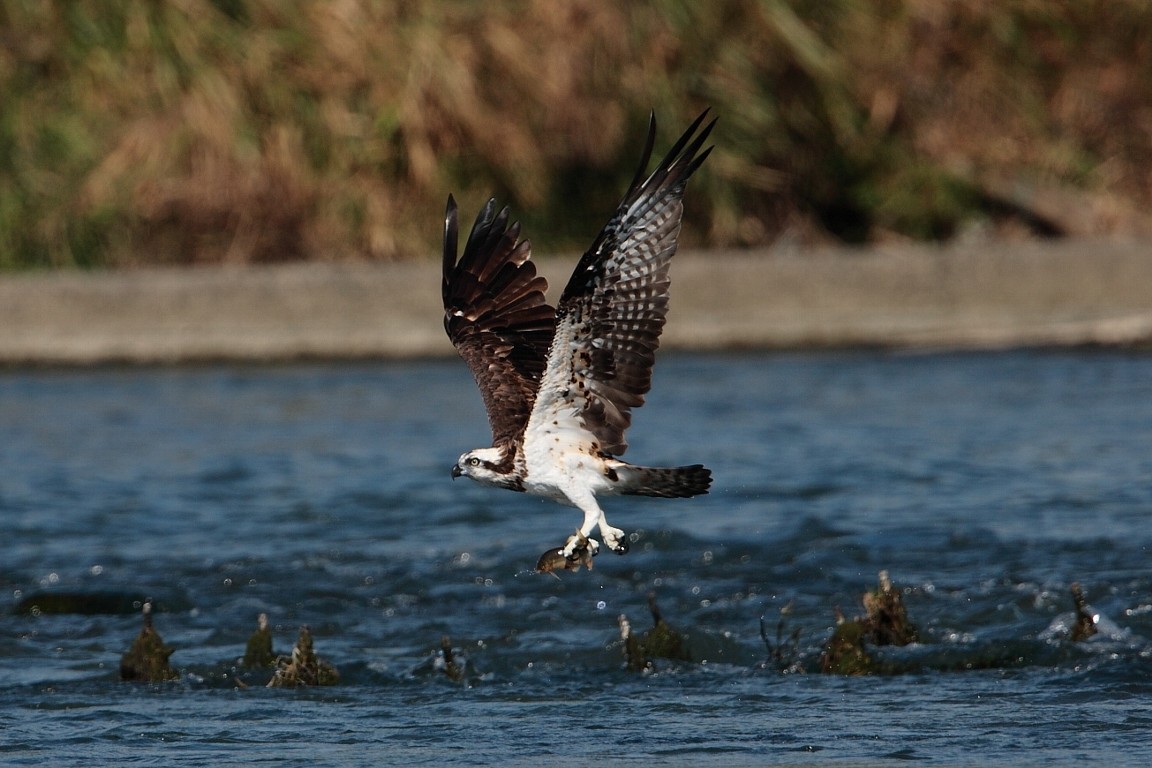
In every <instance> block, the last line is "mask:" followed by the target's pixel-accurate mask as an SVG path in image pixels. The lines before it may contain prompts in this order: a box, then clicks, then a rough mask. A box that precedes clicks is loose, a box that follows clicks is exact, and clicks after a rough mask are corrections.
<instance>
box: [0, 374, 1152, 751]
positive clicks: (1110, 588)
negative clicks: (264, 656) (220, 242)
mask: <svg viewBox="0 0 1152 768" xmlns="http://www.w3.org/2000/svg"><path fill="white" fill-rule="evenodd" d="M630 438H631V445H632V447H631V449H630V451H629V453H628V458H629V459H631V460H633V461H636V462H638V463H648V464H686V463H692V462H697V461H700V462H704V463H706V464H708V465H709V466H710V467H711V468H712V469H713V470H714V473H715V485H714V489H713V493H711V494H710V495H708V496H704V497H698V498H695V499H686V500H652V499H621V498H609V499H607V500H606V501H605V506H606V509H607V510H608V513H609V519H610V520H611V521H612V522H613V524H615V525H616V526H619V527H622V528H625V529H626V530H628V531H631V532H632V538H633V545H632V551H631V552H630V553H629V554H627V555H625V556H623V557H619V556H616V555H614V554H612V553H605V554H602V555H600V556H599V557H597V558H596V561H595V568H594V569H593V570H592V571H581V572H579V573H563V574H561V575H560V576H559V577H556V576H553V575H542V574H536V573H534V572H533V571H532V566H533V565H534V564H535V561H536V558H537V556H538V555H539V554H540V553H541V552H543V551H544V550H545V549H546V548H549V547H552V546H557V545H559V544H560V543H562V541H563V539H564V538H565V537H566V536H567V534H568V533H569V532H570V531H571V530H572V529H573V528H574V527H575V526H576V525H577V523H578V522H579V515H578V514H577V513H576V512H575V511H574V510H571V509H567V508H564V507H560V506H558V505H555V504H552V503H550V502H546V501H541V500H537V499H532V498H527V497H524V496H522V495H518V494H512V493H508V492H504V491H497V490H491V489H485V488H481V487H479V486H477V485H475V484H472V483H470V482H468V481H466V480H460V481H457V482H452V481H451V479H450V478H449V472H448V470H449V468H450V466H451V465H452V463H453V462H454V461H455V459H456V457H457V456H458V455H459V454H460V453H461V452H463V451H464V450H466V449H469V448H473V447H478V446H481V445H484V444H485V443H486V441H487V439H488V434H487V425H486V422H485V420H484V415H483V412H482V409H481V405H480V399H479V396H478V394H477V393H476V392H475V390H474V388H473V385H472V382H471V379H470V378H469V377H468V374H467V372H466V371H465V370H464V367H463V365H462V364H460V363H458V362H457V361H451V362H449V361H429V362H411V363H403V364H383V363H381V364H355V365H351V364H349V365H319V364H317V365H300V366H279V367H277V366H274V367H243V366H240V367H232V366H219V367H213V366H208V367H201V368H196V367H193V368H142V369H103V370H41V371H24V370H10V371H6V372H0V441H2V442H0V588H2V589H3V594H4V595H5V600H6V605H5V606H4V612H3V613H2V614H0V763H2V764H4V765H36V766H43V765H93V764H106V765H173V764H181V763H187V764H196V765H261V764H275V765H278V766H314V765H331V766H368V765H394V764H435V765H492V764H506V765H528V764H531V765H593V764H606V765H641V764H643V765H650V764H656V765H694V766H696V765H716V766H720V765H725V766H727V765H752V764H757V765H759V764H774V765H859V764H867V765H873V764H886V763H890V762H891V761H892V760H894V759H902V760H904V761H905V762H912V763H925V764H929V763H930V764H932V765H956V766H961V765H964V766H967V765H986V764H988V763H1010V764H1017V765H1041V764H1044V765H1048V764H1062V763H1063V764H1071V763H1073V762H1075V763H1080V764H1083V763H1086V762H1091V763H1093V764H1099V765H1147V764H1150V763H1152V552H1150V547H1152V522H1150V517H1152V357H1149V356H1147V355H1139V354H1127V353H1123V352H1013V353H999V354H963V355H950V354H938V355H937V354H931V355H892V354H883V353H856V354H811V355H807V354H805V355H751V354H749V355H689V354H670V355H664V356H663V358H662V359H661V361H660V364H659V365H658V366H657V370H656V380H655V390H654V392H653V393H652V395H651V396H650V398H649V403H648V404H647V405H646V406H645V407H644V408H643V409H641V410H639V411H637V412H636V414H635V419H634V425H633V429H632V431H631V432H630ZM880 570H887V571H888V572H889V573H890V575H891V578H892V579H893V581H894V582H895V583H896V585H897V586H898V587H899V588H901V589H902V590H904V591H903V597H904V602H905V605H906V606H907V608H908V611H909V617H910V618H911V620H912V621H913V622H914V623H915V624H916V625H917V627H918V628H919V631H920V638H921V642H920V643H918V644H915V645H912V646H907V647H905V648H885V649H878V650H876V651H875V653H876V654H877V656H879V657H881V658H882V659H884V660H885V661H886V662H887V664H888V668H889V669H890V670H892V671H895V672H898V674H891V675H888V674H885V675H875V676H867V677H840V676H832V675H825V674H821V672H820V654H821V651H822V649H823V646H824V644H825V642H826V641H827V639H828V637H829V636H830V634H831V632H832V629H833V626H834V624H835V611H836V609H837V608H839V609H840V610H841V611H842V612H843V613H844V614H847V615H848V616H853V615H856V614H859V613H860V612H861V610H862V609H861V607H860V595H861V593H862V592H863V591H864V590H865V589H868V588H871V587H873V586H874V585H875V583H876V579H877V574H878V572H879V571H880ZM1072 582H1079V583H1080V584H1082V585H1083V589H1084V592H1085V594H1086V596H1087V599H1088V602H1089V603H1090V604H1091V606H1092V610H1093V611H1094V612H1095V613H1096V615H1097V616H1098V624H1097V627H1098V629H1099V631H1098V633H1097V634H1096V635H1095V636H1094V637H1092V638H1090V639H1089V640H1087V641H1085V642H1079V643H1074V642H1072V641H1071V640H1069V639H1068V636H1067V635H1068V628H1069V626H1070V624H1071V622H1072V619H1073V606H1072V599H1071V596H1070V592H1069V590H1070V585H1071V584H1072ZM650 593H652V594H654V595H655V597H656V600H657V602H658V604H659V606H660V608H661V609H662V611H663V614H664V617H665V619H666V620H667V621H668V623H669V624H670V625H672V626H673V627H675V628H676V629H678V630H680V631H682V632H683V633H684V634H685V635H686V637H687V644H688V649H689V655H690V656H691V660H690V661H671V660H663V659H657V660H656V661H655V663H654V669H653V670H652V671H649V672H647V673H636V672H630V671H628V670H627V669H626V668H625V665H624V655H623V650H622V644H621V640H620V634H619V629H618V617H619V616H620V615H621V614H623V615H626V616H627V617H628V619H629V621H630V623H631V624H632V626H633V627H635V628H636V630H637V631H642V630H644V629H647V628H648V627H650V626H651V618H650V616H649V613H648V607H647V605H648V603H647V601H648V595H649V594H650ZM73 594H79V595H80V596H81V597H82V598H83V599H81V600H80V601H79V602H78V603H74V604H72V605H71V606H70V607H68V606H66V607H61V606H60V605H58V604H55V603H52V598H53V597H57V598H58V597H61V596H66V595H73ZM144 597H149V598H151V599H152V600H153V601H154V604H155V606H156V613H155V628H156V630H157V631H158V632H159V633H160V634H161V635H162V637H163V639H164V641H165V642H166V643H167V644H168V645H169V646H171V647H173V648H174V649H175V651H174V653H173V655H172V657H171V664H172V666H173V667H174V668H175V669H176V671H177V672H178V674H179V679H178V680H175V681H172V682H165V683H126V682H121V681H120V679H119V663H120V656H121V654H122V653H123V652H124V651H125V650H127V649H128V647H129V646H130V645H131V644H132V640H133V638H134V637H135V636H136V635H137V633H138V632H139V629H140V624H141V620H140V617H139V615H138V614H137V613H136V612H135V611H136V608H137V607H138V605H139V602H140V601H141V600H142V599H143V598H144ZM85 600H87V602H85ZM41 604H42V605H43V606H51V605H55V606H56V607H55V608H47V609H46V608H44V607H41ZM32 606H36V607H35V608H33V607H32ZM782 611H783V613H782ZM261 612H264V613H267V614H268V616H269V617H270V620H271V623H272V626H273V630H274V633H275V643H276V647H277V650H278V651H279V652H282V653H287V651H288V650H289V649H290V648H291V646H292V643H293V641H294V640H295V638H296V635H297V631H298V628H299V627H300V625H304V624H306V625H309V626H310V627H311V630H312V633H313V636H314V639H315V646H316V651H317V653H318V654H319V655H320V656H321V657H323V658H324V659H326V660H328V661H329V662H331V663H332V664H334V665H335V666H336V667H337V668H338V669H339V674H340V684H339V685H337V686H333V687H312V688H300V689H284V688H266V687H264V686H263V683H264V682H265V681H266V680H267V679H268V672H267V671H266V670H264V671H262V670H250V669H244V668H242V667H240V666H238V659H239V658H240V657H241V656H242V655H243V653H244V647H245V642H246V640H247V638H248V636H249V634H250V633H251V632H252V630H253V629H254V628H255V622H256V616H257V614H259V613H261ZM780 622H783V629H782V633H781V637H782V638H783V639H784V642H783V643H782V644H780V645H779V646H778V645H777V642H776V641H777V626H778V624H780ZM762 623H763V626H764V627H765V629H766V633H765V634H766V635H767V637H768V640H769V641H771V646H772V647H774V648H778V650H779V651H780V653H779V654H777V655H773V654H772V653H771V652H770V647H769V644H767V643H766V642H765V640H764V639H762V637H761V625H762ZM793 633H798V639H797V641H796V642H795V643H791V642H789V641H788V638H789V637H792V636H793ZM445 635H447V636H449V637H450V639H451V645H452V646H453V648H454V649H455V653H456V655H457V658H458V659H459V660H462V661H463V663H464V664H465V667H464V670H465V674H464V677H463V679H462V680H453V679H451V678H449V676H447V675H445V674H444V673H443V670H442V669H441V668H440V667H441V666H442V665H441V664H439V662H438V659H437V653H438V650H439V647H440V642H441V637H443V636H445Z"/></svg>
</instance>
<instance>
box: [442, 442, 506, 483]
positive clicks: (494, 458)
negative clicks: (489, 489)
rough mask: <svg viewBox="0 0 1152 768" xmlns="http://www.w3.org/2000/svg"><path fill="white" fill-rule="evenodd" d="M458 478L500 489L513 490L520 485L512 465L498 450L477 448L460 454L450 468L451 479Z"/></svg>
mask: <svg viewBox="0 0 1152 768" xmlns="http://www.w3.org/2000/svg"><path fill="white" fill-rule="evenodd" d="M460 476H464V477H468V478H471V479H473V480H475V481H476V482H478V483H480V484H481V485H495V486H498V487H500V488H514V487H516V486H518V485H519V483H520V479H519V478H518V477H516V476H515V474H514V472H513V467H512V463H511V462H510V461H508V460H507V459H506V457H505V455H504V452H503V451H502V450H500V449H499V448H477V449H475V450H472V451H468V452H467V453H465V454H462V455H461V456H460V458H459V459H458V460H457V462H456V464H455V465H453V467H452V477H453V479H455V478H457V477H460Z"/></svg>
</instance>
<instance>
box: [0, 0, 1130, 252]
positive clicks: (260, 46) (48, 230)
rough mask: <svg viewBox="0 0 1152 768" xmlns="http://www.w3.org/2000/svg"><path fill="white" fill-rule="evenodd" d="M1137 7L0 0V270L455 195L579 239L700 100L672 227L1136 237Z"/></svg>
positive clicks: (372, 233) (394, 248)
mask: <svg viewBox="0 0 1152 768" xmlns="http://www.w3.org/2000/svg"><path fill="white" fill-rule="evenodd" d="M1150 23H1152V7H1150V6H1149V5H1148V4H1147V3H1144V2H1140V0H1116V1H1115V2H1108V3H1101V2H1098V1H1097V0H1063V1H1062V2H1055V3H1036V2H1030V1H1029V0H1006V1H1005V2H990V1H989V2H985V1H983V0H975V1H974V2H965V3H940V2H938V1H937V0H882V1H881V2H873V3H858V2H854V1H853V0H831V1H830V2H824V1H823V0H821V2H806V1H805V0H724V1H723V2H716V3H692V2H685V1H684V0H654V1H653V2H650V3H644V4H621V3H609V2H599V1H598V0H583V1H579V2H572V3H565V4H555V3H552V2H546V1H545V0H521V1H519V2H517V1H514V0H501V1H499V2H492V3H449V2H441V3H399V2H369V1H368V0H349V2H342V3H328V2H319V1H315V0H295V1H293V2H279V1H278V0H173V1H172V2H164V3H136V2H130V1H128V0H111V1H110V2H100V3H97V2H88V1H86V0H77V1H76V2H67V3H65V2H39V1H36V2H33V0H0V93H2V94H3V106H2V107H0V267H7V268H13V267H17V268H27V267H44V266H63V265H68V266H83V267H89V266H116V265H125V264H133V263H195V262H221V261H227V262H257V261H269V260H286V259H301V258H318V259H333V258H349V257H357V258H359V257H366V258H395V257H404V256H415V255H426V254H429V253H433V252H434V251H435V248H436V241H437V239H438V229H439V224H438V220H439V211H440V210H441V209H442V206H443V202H444V199H445V198H446V196H447V194H448V192H449V191H454V192H455V193H456V194H457V196H458V197H460V198H462V199H463V201H464V203H465V205H464V207H465V209H466V210H475V209H476V208H477V207H478V206H479V205H480V204H481V203H482V201H483V200H484V199H485V198H486V197H487V196H489V195H490V194H495V195H496V196H498V197H499V198H500V199H501V201H503V202H507V203H508V204H510V205H512V206H513V209H514V211H515V215H517V216H518V217H520V218H521V219H522V220H523V221H524V223H525V226H526V231H527V232H529V233H531V234H532V235H533V236H534V237H535V238H536V240H537V242H539V243H544V244H546V247H547V248H550V249H565V248H580V247H583V246H584V245H586V242H585V241H587V239H588V238H589V236H590V233H591V232H594V231H595V229H596V228H597V227H598V226H599V225H600V223H602V221H603V219H604V218H605V215H606V213H607V212H608V211H609V210H611V208H612V206H613V205H614V204H615V202H616V199H617V198H618V196H619V194H620V191H621V190H622V189H623V187H624V186H625V185H626V184H627V182H628V180H629V179H630V178H631V176H632V174H633V172H634V170H635V168H634V164H635V162H636V157H637V154H638V152H639V148H640V146H641V143H642V141H643V138H644V126H645V122H646V120H647V117H648V113H649V111H650V110H652V111H654V112H655V114H656V115H657V117H658V119H659V121H660V125H661V133H660V138H659V139H658V144H657V151H660V150H661V149H663V148H664V147H666V146H667V143H668V142H669V141H671V138H673V137H674V136H675V134H676V132H677V131H678V130H679V129H680V128H682V127H683V125H684V124H686V123H687V121H688V120H690V119H691V118H692V117H694V116H695V115H696V114H697V113H698V112H699V111H700V110H701V109H703V108H704V107H711V108H712V109H713V110H714V111H715V113H716V114H718V115H720V116H721V121H720V123H719V126H718V128H717V131H716V134H715V143H716V146H717V148H716V151H715V153H714V154H713V156H712V158H711V159H710V160H709V163H708V164H707V166H706V167H705V168H704V170H703V171H702V172H701V174H700V177H701V178H700V180H699V183H698V184H697V185H696V187H695V189H694V194H692V195H690V196H689V199H688V200H687V202H686V204H687V206H688V208H689V212H688V215H687V216H686V221H688V222H689V224H688V227H687V228H686V232H685V238H686V240H687V242H689V243H690V244H693V245H712V246H743V245H759V244H765V243H772V242H775V241H778V240H780V239H781V238H786V239H788V240H799V241H802V242H811V241H813V240H824V239H838V240H841V241H847V242H868V241H876V240H882V239H888V238H893V237H896V238H905V237H907V238H929V239H943V238H948V237H951V236H954V235H956V234H957V233H959V232H961V231H964V230H966V229H969V228H974V229H979V228H981V227H984V228H998V229H1000V230H1004V229H1007V230H1009V231H1011V232H1015V231H1025V232H1032V233H1040V234H1060V233H1065V232H1071V233H1100V232H1111V231H1124V230H1126V231H1132V230H1143V229H1144V228H1145V226H1146V221H1147V218H1146V216H1144V215H1143V214H1142V213H1141V212H1142V211H1147V210H1148V209H1149V205H1150V203H1152V172H1150V171H1149V160H1150V159H1152V42H1150V40H1149V37H1148V35H1147V33H1146V31H1147V29H1148V28H1149V27H1150Z"/></svg>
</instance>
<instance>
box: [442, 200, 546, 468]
mask: <svg viewBox="0 0 1152 768" xmlns="http://www.w3.org/2000/svg"><path fill="white" fill-rule="evenodd" d="M519 237H520V225H519V224H518V223H515V224H512V225H511V226H508V209H507V208H504V209H503V210H501V211H500V212H499V213H496V201H495V200H489V201H488V204H487V205H485V206H484V209H483V210H482V211H481V212H480V214H479V215H478V216H477V217H476V223H475V224H474V225H473V226H472V233H471V234H470V235H468V242H467V243H466V244H465V246H464V254H463V256H461V257H460V261H459V262H457V261H456V247H457V240H458V224H457V214H456V201H455V200H454V199H452V196H451V195H449V197H448V208H447V210H446V211H445V214H444V282H443V285H442V293H443V297H444V330H446V331H447V332H448V338H449V339H451V340H452V343H453V344H454V345H455V346H456V350H457V351H458V352H459V353H460V357H462V358H464V362H466V363H467V364H468V367H469V368H470V369H471V371H472V376H473V377H474V378H475V379H476V384H477V385H478V386H479V387H480V394H481V395H482V396H483V397H484V407H485V408H487V410H488V423H489V424H490V425H491V427H492V443H493V445H497V446H503V445H506V444H507V443H508V442H510V441H513V440H516V439H517V438H518V437H519V436H520V434H521V433H522V432H523V431H524V426H525V425H526V424H527V422H528V415H529V414H530V413H531V412H532V405H533V403H534V402H535V399H536V389H537V386H538V385H539V382H540V377H541V375H542V374H543V372H544V362H545V355H546V354H547V352H548V347H549V345H550V344H551V343H552V333H553V330H554V329H555V325H556V311H555V310H554V309H553V308H552V307H551V306H549V305H548V303H547V302H546V301H545V299H544V292H545V291H546V290H547V289H548V282H547V281H546V280H545V279H544V278H543V277H541V276H539V275H537V274H536V266H535V265H534V264H533V263H532V261H531V256H532V246H531V244H530V243H529V242H528V241H527V240H523V241H521V240H520V239H519Z"/></svg>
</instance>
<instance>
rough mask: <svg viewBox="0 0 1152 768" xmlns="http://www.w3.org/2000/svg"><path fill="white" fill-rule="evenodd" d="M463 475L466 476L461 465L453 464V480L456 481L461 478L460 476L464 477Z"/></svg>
mask: <svg viewBox="0 0 1152 768" xmlns="http://www.w3.org/2000/svg"><path fill="white" fill-rule="evenodd" d="M462 474H464V470H462V469H460V465H459V464H453V465H452V479H453V480H455V479H456V478H458V477H460V475H462Z"/></svg>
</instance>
